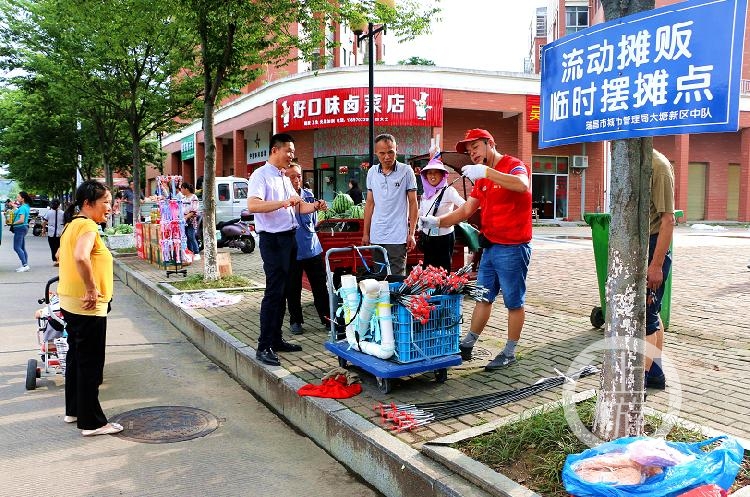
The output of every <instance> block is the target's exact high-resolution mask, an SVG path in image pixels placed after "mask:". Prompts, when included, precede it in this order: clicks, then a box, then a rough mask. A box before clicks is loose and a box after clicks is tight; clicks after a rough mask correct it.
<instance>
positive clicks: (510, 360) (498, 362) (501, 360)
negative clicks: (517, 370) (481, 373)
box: [484, 352, 516, 371]
mask: <svg viewBox="0 0 750 497" xmlns="http://www.w3.org/2000/svg"><path fill="white" fill-rule="evenodd" d="M515 362H516V356H511V357H508V356H507V355H505V354H503V353H502V352H500V353H499V354H498V355H497V357H495V358H494V359H492V360H491V361H490V362H489V363H488V364H487V365H486V366H485V367H484V370H485V371H495V370H497V369H503V368H507V367H508V366H510V365H511V364H515Z"/></svg>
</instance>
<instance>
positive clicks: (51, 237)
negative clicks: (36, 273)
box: [43, 199, 65, 266]
mask: <svg viewBox="0 0 750 497" xmlns="http://www.w3.org/2000/svg"><path fill="white" fill-rule="evenodd" d="M64 215H65V213H64V212H63V211H62V209H60V201H59V200H57V199H54V200H52V202H50V203H49V210H48V211H47V212H46V213H45V214H44V221H43V222H44V229H45V230H46V231H47V243H48V244H49V251H50V254H51V255H52V265H53V266H58V265H59V263H58V262H57V250H58V249H59V248H60V235H61V234H62V231H63V227H64V226H65V221H64V220H63V218H64Z"/></svg>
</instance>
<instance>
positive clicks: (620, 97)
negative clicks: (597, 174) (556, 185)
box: [539, 0, 747, 148]
mask: <svg viewBox="0 0 750 497" xmlns="http://www.w3.org/2000/svg"><path fill="white" fill-rule="evenodd" d="M746 11H747V0H689V1H686V2H680V3H677V4H674V5H670V6H668V7H663V8H660V9H653V10H647V11H644V12H640V13H638V14H634V15H632V16H627V17H622V18H620V19H615V20H614V21H610V22H607V23H603V24H596V25H594V26H592V27H590V28H588V29H585V30H583V31H579V32H577V33H574V34H571V35H568V36H566V37H564V38H560V39H559V40H555V41H554V42H552V43H549V44H548V45H545V46H544V47H543V49H542V87H541V121H540V126H539V147H540V148H545V147H552V146H557V145H564V144H567V143H579V142H592V141H602V140H616V139H623V138H637V137H641V136H655V135H677V134H685V133H719V132H727V131H737V129H738V127H739V95H740V78H741V70H742V49H743V41H744V36H745V13H746Z"/></svg>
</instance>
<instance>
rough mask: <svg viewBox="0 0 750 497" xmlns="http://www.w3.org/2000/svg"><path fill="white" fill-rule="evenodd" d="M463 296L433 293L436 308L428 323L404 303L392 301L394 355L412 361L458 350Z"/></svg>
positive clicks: (433, 302) (457, 351) (407, 361)
mask: <svg viewBox="0 0 750 497" xmlns="http://www.w3.org/2000/svg"><path fill="white" fill-rule="evenodd" d="M392 285H393V284H392ZM396 285H398V284H396ZM391 290H393V286H391ZM462 300H463V295H433V296H432V297H430V299H429V302H430V304H432V305H434V306H435V309H433V310H432V311H431V312H430V318H429V320H428V321H427V323H425V324H422V323H420V322H419V321H417V320H415V319H414V317H413V316H412V315H411V313H410V312H409V310H408V309H407V308H406V307H404V306H403V305H401V304H393V305H392V306H391V315H392V317H393V336H394V339H395V341H396V353H395V357H394V359H395V360H396V361H397V362H400V363H409V362H415V361H421V360H424V359H431V358H435V357H441V356H445V355H452V354H458V353H459V349H458V343H459V339H460V334H461V322H462V317H461V301H462Z"/></svg>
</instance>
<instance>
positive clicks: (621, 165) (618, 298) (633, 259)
mask: <svg viewBox="0 0 750 497" xmlns="http://www.w3.org/2000/svg"><path fill="white" fill-rule="evenodd" d="M602 6H603V8H604V15H605V19H606V20H607V21H610V20H612V19H616V18H618V17H622V16H626V15H630V14H635V13H637V12H641V11H644V10H649V9H653V8H654V0H602ZM611 146H612V174H611V176H610V177H611V183H610V190H609V191H610V198H611V204H612V213H611V214H612V217H611V221H610V226H609V267H608V274H609V278H608V279H607V288H606V295H607V315H606V318H605V319H606V323H607V325H606V327H605V330H606V331H605V333H606V334H605V338H606V340H607V342H608V343H607V350H606V351H605V354H604V361H603V370H602V377H601V389H600V390H599V395H598V397H597V402H596V413H595V419H594V425H593V432H594V434H595V435H596V436H597V437H599V438H600V439H603V440H612V439H615V438H619V437H624V436H636V435H641V434H642V433H643V402H644V361H643V359H644V357H643V354H644V352H645V351H644V347H643V343H644V341H643V340H644V337H645V329H646V328H645V323H646V270H647V264H646V261H647V260H648V209H649V204H650V199H651V185H650V178H651V154H652V150H653V141H652V139H651V138H637V139H628V140H615V141H613V142H612V144H611Z"/></svg>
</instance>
